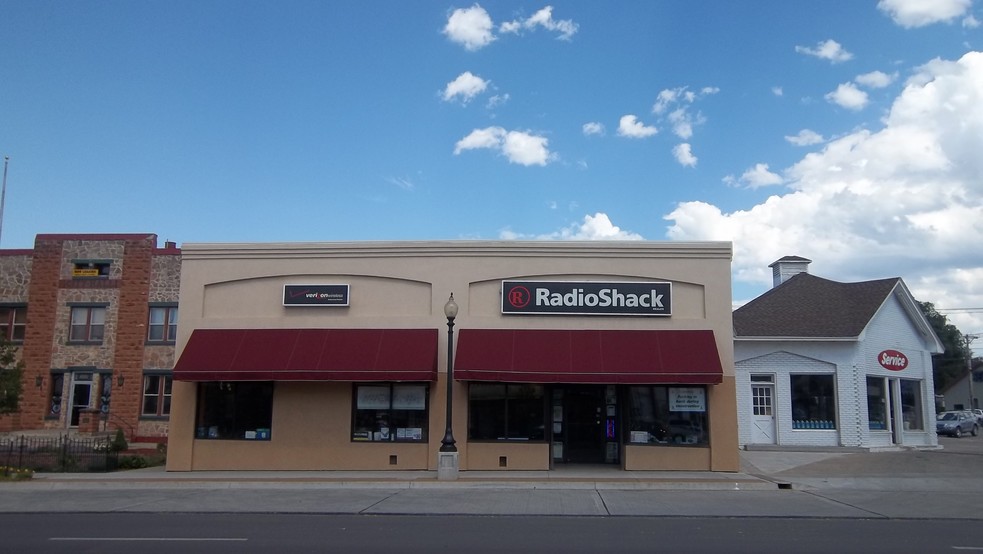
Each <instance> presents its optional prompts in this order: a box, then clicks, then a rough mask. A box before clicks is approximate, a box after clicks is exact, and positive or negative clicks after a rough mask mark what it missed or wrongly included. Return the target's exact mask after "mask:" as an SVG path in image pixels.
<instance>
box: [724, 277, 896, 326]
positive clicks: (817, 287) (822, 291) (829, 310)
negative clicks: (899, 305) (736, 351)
mask: <svg viewBox="0 0 983 554" xmlns="http://www.w3.org/2000/svg"><path fill="white" fill-rule="evenodd" d="M899 281H900V279H899V278H898V277H893V278H890V279H879V280H876V281H861V282H859V283H839V282H836V281H830V280H828V279H823V278H821V277H816V276H814V275H810V274H808V273H800V274H798V275H795V276H794V277H792V278H790V279H789V280H787V281H785V282H784V283H782V284H781V285H778V286H777V287H775V288H773V289H771V290H769V291H768V292H766V293H764V294H762V295H761V296H759V297H757V298H755V299H754V300H752V301H750V302H748V303H747V304H745V305H744V306H741V307H740V308H738V309H737V310H735V311H734V337H735V338H740V337H814V338H854V337H857V336H859V335H860V333H861V332H863V330H864V328H865V327H866V326H867V324H868V323H870V320H871V318H873V317H874V314H875V313H876V312H877V309H878V308H880V307H881V305H882V304H883V303H884V301H885V300H886V299H887V297H888V295H889V294H891V291H893V290H894V287H895V286H897V284H898V282H899Z"/></svg>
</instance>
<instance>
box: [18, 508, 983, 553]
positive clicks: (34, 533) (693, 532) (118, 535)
mask: <svg viewBox="0 0 983 554" xmlns="http://www.w3.org/2000/svg"><path fill="white" fill-rule="evenodd" d="M3 527H4V531H3V537H2V541H0V552H4V553H6V552H10V553H25V552H44V553H48V552H51V553H60V552H65V553H71V554H84V553H90V552H91V553H99V554H114V553H127V554H131V553H132V552H140V553H141V554H153V553H157V552H162V553H164V552H166V553H171V552H181V553H182V554H199V553H202V554H206V553H207V554H222V553H226V552H229V553H233V552H234V553H237V554H242V553H252V552H257V553H258V552H262V553H267V552H277V553H281V552H327V553H335V552H337V553H350V552H367V553H374V552H379V553H387V554H391V553H393V552H399V553H405V554H410V553H417V552H420V553H433V552H449V551H453V552H467V553H469V554H482V553H486V552H487V553H492V552H494V553H498V552H536V553H550V552H558V553H561V552H562V553H564V554H575V553H581V552H584V553H599V552H619V553H632V552H673V553H677V552H728V553H742V552H748V553H751V552H753V553H762V554H767V553H782V554H785V553H788V552H795V553H797V554H806V553H811V552H817V553H820V552H821V553H828V552H837V553H852V552H858V553H859V552H863V553H878V552H885V553H890V554H898V553H905V552H919V553H932V552H949V553H952V552H972V551H983V533H981V532H980V530H979V526H978V524H976V523H974V524H972V525H967V524H966V523H965V522H956V521H924V520H914V521H911V520H908V521H900V520H866V519H781V518H768V519H760V518H648V517H636V518H604V517H532V518H531V517H501V516H478V517H473V516H440V517H436V516H353V515H311V514H304V515H301V514H297V515H288V514H100V515H96V514H62V515H48V514H35V515H16V514H8V515H5V516H4V517H3Z"/></svg>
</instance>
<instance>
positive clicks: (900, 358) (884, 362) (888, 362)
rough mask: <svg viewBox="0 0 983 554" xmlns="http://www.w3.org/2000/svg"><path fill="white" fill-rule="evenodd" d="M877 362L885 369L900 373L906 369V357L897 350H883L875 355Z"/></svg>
mask: <svg viewBox="0 0 983 554" xmlns="http://www.w3.org/2000/svg"><path fill="white" fill-rule="evenodd" d="M877 362H878V363H880V364H881V366H882V367H884V368H885V369H890V370H891V371H901V370H902V369H904V368H906V367H908V357H907V356H905V355H904V354H902V353H901V352H898V351H897V350H885V351H883V352H881V353H880V354H878V355H877Z"/></svg>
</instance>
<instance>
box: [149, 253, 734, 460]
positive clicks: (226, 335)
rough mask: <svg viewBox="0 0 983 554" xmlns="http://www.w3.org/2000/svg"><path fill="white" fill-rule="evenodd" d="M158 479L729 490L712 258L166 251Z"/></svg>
mask: <svg viewBox="0 0 983 554" xmlns="http://www.w3.org/2000/svg"><path fill="white" fill-rule="evenodd" d="M182 253H183V262H182V282H181V317H182V319H181V321H180V323H179V329H178V345H177V346H178V361H177V363H176V365H175V368H174V388H173V396H172V409H171V431H170V437H169V445H168V462H167V468H168V470H170V471H188V470H217V469H244V470H245V469H249V470H258V469H295V470H381V469H407V470H421V469H436V467H437V452H438V449H439V447H440V445H441V439H442V438H443V437H444V430H445V417H444V415H445V412H446V391H447V381H446V376H447V362H448V355H447V354H448V349H447V346H448V326H447V319H446V317H445V315H444V304H445V302H446V301H447V299H448V296H449V295H450V294H451V293H453V294H454V300H455V302H456V303H457V304H458V306H459V312H458V315H457V317H456V318H455V320H454V327H453V330H454V334H453V340H454V350H453V356H452V359H453V363H454V366H453V368H454V381H453V383H452V390H453V394H454V399H453V404H452V407H453V433H454V438H455V439H456V442H457V448H458V451H459V453H460V469H461V470H462V471H467V470H492V469H494V470H542V469H549V468H550V467H556V466H557V465H559V464H610V465H611V466H612V467H621V468H624V469H629V470H644V469H651V470H692V471H705V470H713V471H738V470H739V457H738V450H737V425H736V397H735V387H734V373H733V342H732V331H731V319H730V315H731V300H730V298H731V290H730V258H731V248H730V244H729V243H674V242H603V243H601V242H591V243H582V242H581V243H570V242H483V241H451V242H384V243H383V242H379V243H376V242H368V243H302V244H222V245H216V244H185V245H183V248H182Z"/></svg>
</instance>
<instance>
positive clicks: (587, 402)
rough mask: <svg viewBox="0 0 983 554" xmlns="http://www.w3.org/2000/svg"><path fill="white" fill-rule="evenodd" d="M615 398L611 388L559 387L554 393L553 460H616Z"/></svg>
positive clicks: (586, 462)
mask: <svg viewBox="0 0 983 554" xmlns="http://www.w3.org/2000/svg"><path fill="white" fill-rule="evenodd" d="M616 412H617V395H616V393H615V386H613V385H561V386H558V387H556V388H554V390H553V460H554V461H555V462H566V463H580V464H603V463H617V462H618V461H619V455H618V453H619V446H620V445H619V444H618V436H617V433H616V429H617V424H616Z"/></svg>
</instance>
